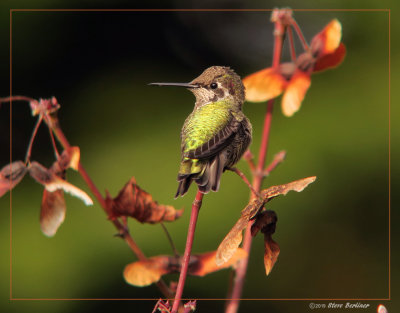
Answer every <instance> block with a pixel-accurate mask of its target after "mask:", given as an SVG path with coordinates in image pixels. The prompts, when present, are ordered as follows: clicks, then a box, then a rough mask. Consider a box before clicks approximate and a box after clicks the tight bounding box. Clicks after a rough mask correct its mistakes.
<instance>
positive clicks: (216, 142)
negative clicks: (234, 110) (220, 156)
mask: <svg viewBox="0 0 400 313" xmlns="http://www.w3.org/2000/svg"><path fill="white" fill-rule="evenodd" d="M240 125H241V121H240V119H238V118H237V117H236V116H234V115H231V118H230V120H229V121H228V123H227V124H226V125H225V127H224V128H222V129H221V130H220V131H219V132H218V133H217V134H215V135H214V136H213V137H212V138H211V139H210V140H209V141H207V142H206V143H204V144H202V145H201V146H199V147H197V148H196V149H193V150H189V151H187V152H185V153H184V157H187V158H189V159H203V158H209V157H211V156H213V155H215V154H217V153H218V152H219V151H221V150H223V149H224V148H225V147H227V146H228V145H229V144H230V143H231V142H232V140H233V138H234V136H235V134H236V133H237V132H238V129H239V127H240Z"/></svg>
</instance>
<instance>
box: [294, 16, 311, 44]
mask: <svg viewBox="0 0 400 313" xmlns="http://www.w3.org/2000/svg"><path fill="white" fill-rule="evenodd" d="M291 22H292V23H291V25H292V27H293V28H294V30H295V31H296V33H297V36H299V39H300V41H301V44H302V45H303V49H304V50H305V51H308V50H310V47H309V46H308V43H307V41H306V39H305V38H304V35H303V32H302V31H301V29H300V26H299V24H297V22H296V20H295V19H292V21H291Z"/></svg>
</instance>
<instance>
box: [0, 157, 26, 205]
mask: <svg viewBox="0 0 400 313" xmlns="http://www.w3.org/2000/svg"><path fill="white" fill-rule="evenodd" d="M26 172H27V169H26V166H25V164H24V162H22V161H15V162H13V163H11V164H8V165H6V166H4V167H3V168H2V169H1V171H0V197H2V196H3V195H4V194H5V193H6V192H8V191H10V190H11V189H13V188H14V187H15V186H16V185H17V184H18V183H19V182H20V181H21V180H22V178H24V176H25V174H26Z"/></svg>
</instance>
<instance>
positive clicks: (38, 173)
mask: <svg viewBox="0 0 400 313" xmlns="http://www.w3.org/2000/svg"><path fill="white" fill-rule="evenodd" d="M28 170H29V174H30V175H31V176H32V178H33V179H35V180H36V181H37V182H38V183H40V184H42V185H43V186H44V187H45V188H46V189H47V190H48V191H50V192H54V191H56V190H60V189H62V190H64V191H65V192H67V193H69V194H71V195H72V196H74V197H77V198H79V199H81V200H82V201H83V202H84V203H85V204H86V205H92V204H93V201H92V199H91V198H90V197H89V196H88V194H87V193H86V192H84V191H83V190H81V189H79V188H78V187H75V186H74V185H72V184H70V183H69V182H67V181H65V180H64V179H62V178H61V177H59V176H57V175H55V174H53V172H52V170H48V169H47V168H45V167H44V166H43V165H41V164H39V163H38V162H32V163H31V164H30V165H29V167H28Z"/></svg>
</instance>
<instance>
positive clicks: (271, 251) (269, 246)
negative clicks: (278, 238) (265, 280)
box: [264, 234, 280, 275]
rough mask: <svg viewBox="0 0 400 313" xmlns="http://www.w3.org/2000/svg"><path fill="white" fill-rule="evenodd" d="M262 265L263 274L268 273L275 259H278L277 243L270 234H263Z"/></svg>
mask: <svg viewBox="0 0 400 313" xmlns="http://www.w3.org/2000/svg"><path fill="white" fill-rule="evenodd" d="M264 249H265V250H264V266H265V274H266V275H269V273H271V270H272V268H273V267H274V265H275V263H276V261H277V260H278V256H279V252H280V248H279V245H278V244H277V243H276V242H275V241H274V240H273V239H272V237H271V235H267V234H265V235H264Z"/></svg>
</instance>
